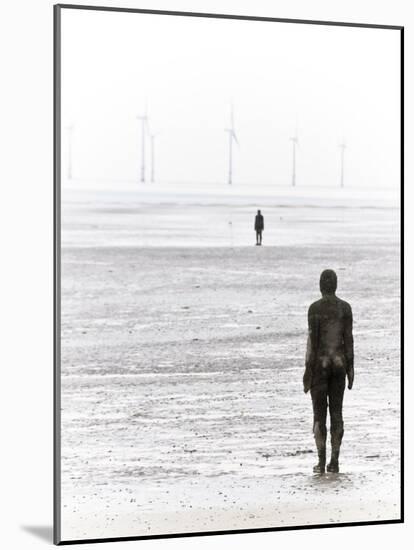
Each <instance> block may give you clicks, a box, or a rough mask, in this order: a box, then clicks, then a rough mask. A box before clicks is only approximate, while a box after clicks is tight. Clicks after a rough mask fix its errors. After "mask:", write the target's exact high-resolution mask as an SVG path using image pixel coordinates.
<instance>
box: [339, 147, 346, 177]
mask: <svg viewBox="0 0 414 550" xmlns="http://www.w3.org/2000/svg"><path fill="white" fill-rule="evenodd" d="M339 148H340V149H341V187H343V186H344V155H345V149H346V143H345V141H344V140H342V143H340V144H339Z"/></svg>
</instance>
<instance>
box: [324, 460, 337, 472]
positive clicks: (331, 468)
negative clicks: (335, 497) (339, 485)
mask: <svg viewBox="0 0 414 550" xmlns="http://www.w3.org/2000/svg"><path fill="white" fill-rule="evenodd" d="M326 470H327V471H328V472H331V473H332V474H337V473H338V472H339V463H338V461H337V460H334V459H332V460H331V461H330V463H329V464H328V466H327V467H326Z"/></svg>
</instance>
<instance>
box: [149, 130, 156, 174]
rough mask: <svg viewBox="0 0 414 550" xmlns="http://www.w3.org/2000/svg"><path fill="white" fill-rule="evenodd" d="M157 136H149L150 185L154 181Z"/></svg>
mask: <svg viewBox="0 0 414 550" xmlns="http://www.w3.org/2000/svg"><path fill="white" fill-rule="evenodd" d="M156 136H157V134H151V133H150V134H149V137H150V144H151V183H154V181H155V137H156Z"/></svg>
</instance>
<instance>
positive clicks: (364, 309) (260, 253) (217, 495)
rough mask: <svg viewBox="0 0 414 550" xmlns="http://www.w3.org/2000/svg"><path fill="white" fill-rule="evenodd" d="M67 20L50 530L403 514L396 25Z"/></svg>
mask: <svg viewBox="0 0 414 550" xmlns="http://www.w3.org/2000/svg"><path fill="white" fill-rule="evenodd" d="M252 6H253V4H252ZM54 9H55V12H54V13H55V19H54V22H55V136H54V137H55V140H54V141H55V542H56V543H61V544H62V543H73V542H94V541H105V540H121V539H140V538H155V537H171V536H187V535H208V534H212V533H234V532H253V531H266V530H280V529H295V528H304V527H309V528H312V527H332V526H338V525H342V526H343V525H353V524H375V523H391V522H395V523H397V522H401V521H403V509H402V506H403V485H402V480H403V462H402V432H401V426H402V419H403V407H402V405H403V404H402V397H403V396H402V388H403V368H402V319H403V302H402V296H403V288H402V275H401V270H402V260H403V257H402V250H403V234H402V206H403V178H402V174H403V171H402V158H403V157H402V151H403V143H402V138H403V132H402V112H403V88H402V82H403V72H402V67H403V40H402V39H403V29H402V27H397V26H387V25H370V24H365V23H364V24H362V23H361V24H355V23H353V24H350V23H338V22H322V21H302V20H282V19H270V18H264V17H253V16H252V17H248V16H235V15H218V14H201V13H197V14H196V13H179V12H162V11H152V10H134V9H121V8H119V9H118V8H104V7H91V6H73V5H67V6H65V5H58V6H55V8H54Z"/></svg>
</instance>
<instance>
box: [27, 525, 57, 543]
mask: <svg viewBox="0 0 414 550" xmlns="http://www.w3.org/2000/svg"><path fill="white" fill-rule="evenodd" d="M21 528H22V529H23V531H26V532H27V533H30V534H31V535H34V536H35V537H37V538H39V539H42V540H44V541H46V542H50V543H53V527H52V526H51V525H21Z"/></svg>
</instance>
